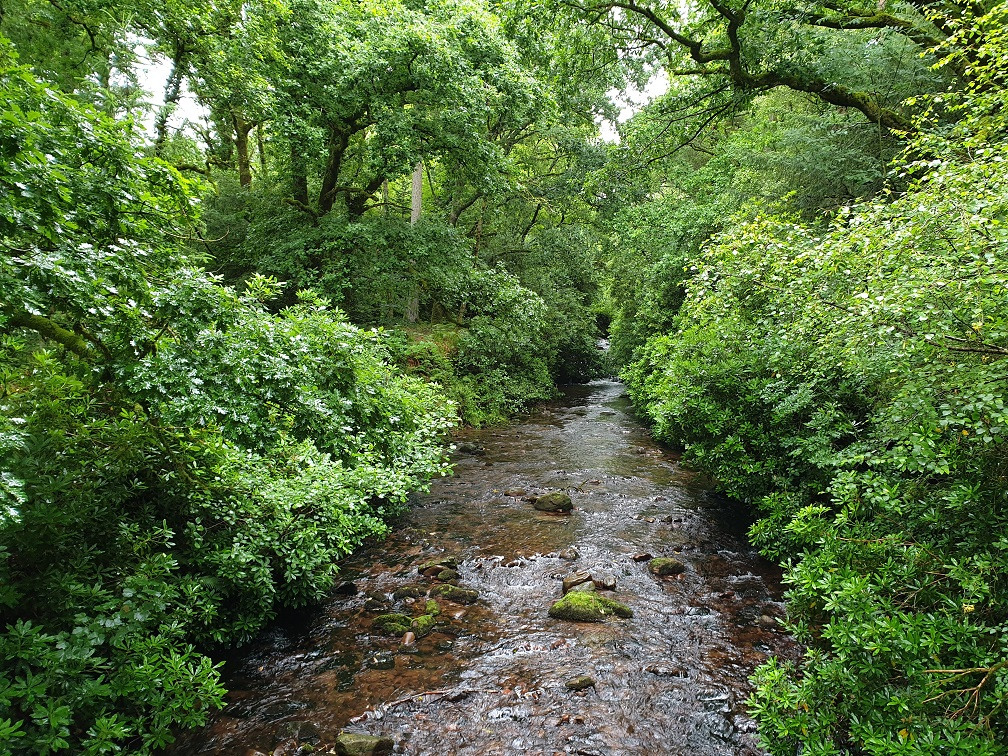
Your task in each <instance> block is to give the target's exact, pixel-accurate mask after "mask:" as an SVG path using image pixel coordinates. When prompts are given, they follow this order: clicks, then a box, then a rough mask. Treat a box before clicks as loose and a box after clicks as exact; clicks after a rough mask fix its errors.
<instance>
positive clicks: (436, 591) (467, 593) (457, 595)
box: [431, 583, 479, 604]
mask: <svg viewBox="0 0 1008 756" xmlns="http://www.w3.org/2000/svg"><path fill="white" fill-rule="evenodd" d="M431 595H432V596H441V597H442V598H445V599H448V601H454V602H455V603H456V604H474V603H476V599H478V598H479V593H478V592H477V591H474V590H472V589H471V588H460V587H459V586H457V585H451V584H450V583H443V584H441V585H438V586H435V587H434V588H433V589H432V590H431Z"/></svg>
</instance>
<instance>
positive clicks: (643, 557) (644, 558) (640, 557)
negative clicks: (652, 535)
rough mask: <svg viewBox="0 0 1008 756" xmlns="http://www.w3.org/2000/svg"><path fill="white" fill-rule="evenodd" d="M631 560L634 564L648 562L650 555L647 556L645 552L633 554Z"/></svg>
mask: <svg viewBox="0 0 1008 756" xmlns="http://www.w3.org/2000/svg"><path fill="white" fill-rule="evenodd" d="M631 559H633V560H634V561H635V562H648V561H650V560H651V555H650V554H648V553H647V552H646V551H642V552H640V553H639V554H634V555H633V556H632V557H631Z"/></svg>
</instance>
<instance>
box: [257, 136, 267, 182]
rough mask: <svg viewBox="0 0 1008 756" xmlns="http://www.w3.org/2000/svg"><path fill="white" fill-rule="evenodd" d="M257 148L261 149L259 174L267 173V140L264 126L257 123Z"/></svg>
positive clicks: (261, 175)
mask: <svg viewBox="0 0 1008 756" xmlns="http://www.w3.org/2000/svg"><path fill="white" fill-rule="evenodd" d="M256 149H257V150H258V151H259V176H260V178H261V177H263V176H265V175H266V140H265V139H263V127H262V124H261V123H258V124H256Z"/></svg>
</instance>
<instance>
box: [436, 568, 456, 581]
mask: <svg viewBox="0 0 1008 756" xmlns="http://www.w3.org/2000/svg"><path fill="white" fill-rule="evenodd" d="M437 579H438V580H441V581H443V582H445V583H450V582H451V581H452V580H458V579H459V574H458V573H457V572H456V571H455V570H441V572H439V573H438V574H437Z"/></svg>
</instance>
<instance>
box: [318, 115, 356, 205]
mask: <svg viewBox="0 0 1008 756" xmlns="http://www.w3.org/2000/svg"><path fill="white" fill-rule="evenodd" d="M349 144H350V135H349V134H348V133H347V132H346V131H343V130H341V129H334V128H330V129H329V159H328V160H327V161H326V169H325V173H324V174H322V186H321V187H320V188H319V201H318V205H319V215H325V214H326V213H328V212H329V211H330V210H332V208H333V204H334V203H335V202H336V184H337V182H338V181H339V173H340V167H341V166H342V165H343V155H344V153H345V152H346V148H347V146H348V145H349Z"/></svg>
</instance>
